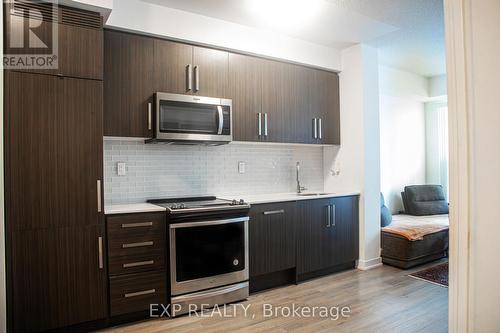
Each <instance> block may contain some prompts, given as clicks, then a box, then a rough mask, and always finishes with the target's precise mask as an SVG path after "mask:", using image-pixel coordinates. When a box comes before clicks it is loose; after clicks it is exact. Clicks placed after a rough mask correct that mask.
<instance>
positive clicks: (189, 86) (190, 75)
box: [186, 64, 193, 91]
mask: <svg viewBox="0 0 500 333" xmlns="http://www.w3.org/2000/svg"><path fill="white" fill-rule="evenodd" d="M191 89H193V73H192V72H191V64H189V65H187V66H186V90H187V91H190V90H191Z"/></svg>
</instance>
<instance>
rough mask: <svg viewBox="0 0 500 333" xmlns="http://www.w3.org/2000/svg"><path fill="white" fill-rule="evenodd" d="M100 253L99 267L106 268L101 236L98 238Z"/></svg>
mask: <svg viewBox="0 0 500 333" xmlns="http://www.w3.org/2000/svg"><path fill="white" fill-rule="evenodd" d="M97 243H98V245H97V246H98V253H99V269H103V268H104V260H103V257H102V237H99V238H98V241H97Z"/></svg>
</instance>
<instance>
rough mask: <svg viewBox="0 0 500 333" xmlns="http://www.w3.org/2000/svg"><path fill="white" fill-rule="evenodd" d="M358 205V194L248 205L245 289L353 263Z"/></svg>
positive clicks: (256, 287)
mask: <svg viewBox="0 0 500 333" xmlns="http://www.w3.org/2000/svg"><path fill="white" fill-rule="evenodd" d="M358 209H359V208H358V196H347V197H336V198H326V199H311V200H301V201H296V202H281V203H270V204H257V205H252V207H251V209H250V223H249V253H250V255H249V257H250V290H251V291H252V292H254V291H259V290H263V289H267V288H271V287H276V286H279V285H284V284H290V283H296V282H299V281H302V280H306V279H309V278H312V277H316V276H321V275H324V274H328V273H332V272H335V271H340V270H344V269H348V268H353V267H354V264H355V261H356V260H357V259H358V243H359V240H358V237H359V236H358V235H359V222H358V216H359V213H358Z"/></svg>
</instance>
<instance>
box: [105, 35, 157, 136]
mask: <svg viewBox="0 0 500 333" xmlns="http://www.w3.org/2000/svg"><path fill="white" fill-rule="evenodd" d="M153 54H154V39H153V38H150V37H144V36H139V35H134V34H129V33H124V32H119V31H112V30H106V31H104V110H105V112H104V135H106V136H121V137H144V138H148V137H152V134H153V131H152V118H153V114H152V112H153V105H152V103H153V95H154V81H153V79H154V75H153V74H154V59H153V58H154V57H153Z"/></svg>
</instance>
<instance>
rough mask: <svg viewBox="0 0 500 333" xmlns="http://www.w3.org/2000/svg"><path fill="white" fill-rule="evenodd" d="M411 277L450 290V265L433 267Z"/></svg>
mask: <svg viewBox="0 0 500 333" xmlns="http://www.w3.org/2000/svg"><path fill="white" fill-rule="evenodd" d="M409 276H411V277H413V278H416V279H420V280H424V281H428V282H431V283H434V284H437V285H440V286H443V287H446V288H448V263H447V262H446V263H444V264H439V265H436V266H432V267H430V268H426V269H424V270H422V271H418V272H416V273H412V274H410V275H409Z"/></svg>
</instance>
